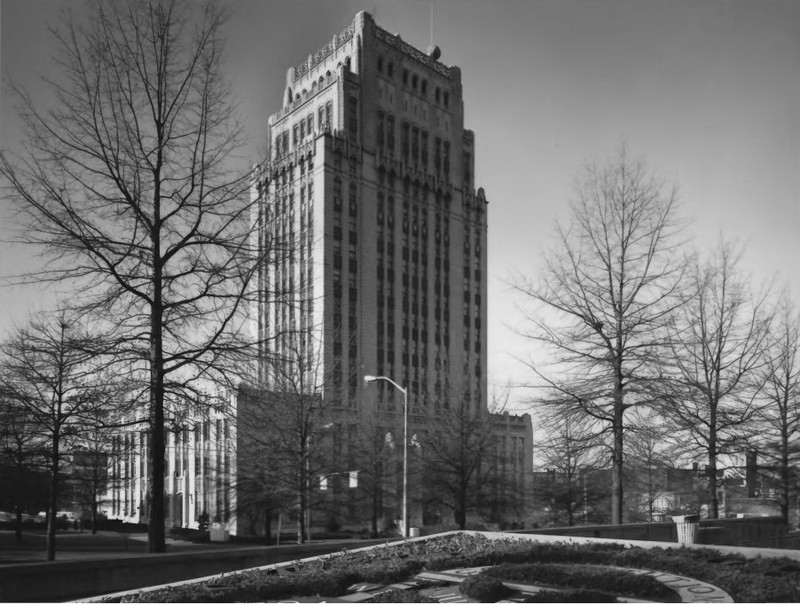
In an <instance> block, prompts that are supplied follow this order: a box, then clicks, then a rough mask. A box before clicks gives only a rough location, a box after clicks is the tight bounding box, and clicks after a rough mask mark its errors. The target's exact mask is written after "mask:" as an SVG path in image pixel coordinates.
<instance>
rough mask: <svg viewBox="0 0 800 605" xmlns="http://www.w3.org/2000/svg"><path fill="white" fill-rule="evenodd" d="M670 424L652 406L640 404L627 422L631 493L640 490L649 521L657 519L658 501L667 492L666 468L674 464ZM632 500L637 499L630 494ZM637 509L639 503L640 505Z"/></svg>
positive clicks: (627, 455)
mask: <svg viewBox="0 0 800 605" xmlns="http://www.w3.org/2000/svg"><path fill="white" fill-rule="evenodd" d="M671 428H672V427H671V426H670V425H669V424H667V423H666V422H665V421H664V419H663V418H661V417H660V416H659V415H658V413H657V412H656V411H655V410H654V409H653V408H639V409H637V410H636V414H635V415H634V417H633V418H632V419H631V421H630V423H629V426H628V431H629V432H628V439H627V446H626V450H627V451H626V466H627V468H626V470H627V476H628V477H629V479H628V483H629V485H630V486H631V488H632V489H629V493H632V494H636V493H637V492H638V493H639V494H641V496H642V498H641V499H639V501H638V503H641V501H642V500H644V505H645V507H646V511H647V521H649V522H650V523H652V522H653V521H655V514H656V508H655V504H656V502H657V501H658V499H659V498H661V497H662V496H663V495H664V494H665V493H666V492H667V487H668V485H667V481H666V476H667V475H666V472H667V471H666V469H669V468H673V467H674V462H673V460H674V455H673V454H674V450H673V446H674V444H673V443H672V442H671V439H670V430H671ZM628 501H629V502H635V500H634V499H633V498H631V497H629V498H628ZM637 512H638V507H637Z"/></svg>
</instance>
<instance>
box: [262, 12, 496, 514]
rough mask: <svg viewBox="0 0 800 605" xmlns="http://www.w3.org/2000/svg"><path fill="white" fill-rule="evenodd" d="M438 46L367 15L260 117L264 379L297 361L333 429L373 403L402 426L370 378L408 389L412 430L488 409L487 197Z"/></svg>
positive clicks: (392, 402) (390, 423) (291, 78)
mask: <svg viewBox="0 0 800 605" xmlns="http://www.w3.org/2000/svg"><path fill="white" fill-rule="evenodd" d="M440 54H441V53H440V50H439V49H438V47H432V48H430V49H429V51H428V52H427V53H424V52H422V51H420V50H418V49H417V48H415V47H413V46H411V45H410V44H408V43H406V42H404V41H403V40H402V39H401V38H400V36H399V35H396V34H390V33H389V32H387V31H386V30H384V29H382V28H381V27H379V26H378V25H377V24H376V23H375V21H374V20H373V19H372V17H371V16H370V15H369V14H367V13H364V12H361V13H359V14H358V15H356V17H355V19H354V21H353V23H352V24H350V25H349V26H348V27H347V28H346V29H345V30H344V31H343V32H341V33H340V34H338V35H336V36H334V37H333V40H331V42H329V43H328V44H327V45H325V46H324V47H323V48H322V49H321V50H319V51H318V52H316V53H314V54H312V55H310V56H309V57H308V59H307V60H306V61H304V62H303V63H301V64H300V65H297V66H295V67H291V68H289V69H288V72H287V75H286V85H285V91H284V94H283V106H282V107H281V109H280V110H279V111H277V112H276V113H274V114H273V115H272V116H271V117H270V118H269V150H270V151H269V159H268V161H267V162H266V163H265V164H264V165H263V166H261V168H260V170H259V171H258V172H257V174H256V179H255V186H254V192H255V193H254V194H255V195H256V196H258V198H259V199H260V201H261V202H262V203H261V204H260V208H261V211H260V216H259V220H260V221H261V233H260V237H261V239H262V242H263V243H264V245H265V246H266V245H271V246H274V247H275V249H276V250H280V251H281V255H280V256H277V255H276V257H275V262H273V263H270V264H269V266H268V269H267V270H266V271H265V272H264V273H263V274H262V275H261V281H260V284H259V287H260V290H261V292H262V293H263V300H264V301H265V302H264V303H263V304H262V305H261V307H260V309H259V313H258V332H259V336H260V340H261V341H262V342H264V343H265V345H264V348H263V351H262V358H263V359H265V360H270V363H269V364H265V365H264V367H263V368H262V379H263V381H264V384H265V385H267V388H272V387H274V381H275V380H276V379H277V376H275V374H276V372H275V365H274V360H276V359H278V360H284V361H286V362H288V363H295V364H296V363H297V362H298V361H299V360H301V359H302V360H303V361H304V363H305V365H304V366H303V367H305V368H306V370H307V371H308V370H310V369H311V368H313V372H314V379H313V380H306V382H307V383H309V384H310V383H312V382H313V383H314V384H315V385H318V386H320V389H319V391H320V394H321V396H322V398H323V400H324V401H325V402H326V403H325V405H327V406H328V419H329V420H332V421H334V422H335V423H336V424H337V425H339V426H342V427H343V426H345V425H349V428H350V429H352V428H353V426H354V425H357V424H358V423H359V422H360V420H361V419H362V418H364V417H365V416H370V417H374V416H375V412H376V410H377V417H378V422H379V423H382V425H383V426H385V428H386V429H387V432H389V433H394V434H395V435H396V434H397V429H398V428H399V427H401V426H402V424H401V422H400V418H401V414H402V412H403V396H402V393H400V392H399V391H397V390H396V389H394V388H392V387H391V386H390V385H389V384H388V383H386V382H378V383H376V384H375V385H371V386H370V385H365V384H364V382H363V377H364V376H365V375H380V376H387V377H389V378H391V379H392V380H394V381H395V382H397V383H399V384H400V385H403V386H404V387H405V388H406V389H407V390H408V406H409V423H410V426H411V429H410V430H411V431H413V432H414V433H421V432H424V431H425V430H426V428H427V427H428V426H429V421H430V420H431V419H432V418H437V417H441V416H442V415H446V414H448V413H449V410H451V408H452V407H453V406H467V407H468V408H469V409H470V410H471V411H473V412H479V411H486V410H487V384H486V367H487V363H486V361H487V358H486V355H487V334H486V314H487V300H486V282H487V280H486V258H487V255H486V250H487V246H486V230H487V212H486V210H487V202H486V199H485V196H484V193H483V190H482V189H480V188H477V189H476V185H475V181H474V175H475V155H476V154H475V136H474V134H473V132H472V131H470V130H466V129H465V128H464V104H463V96H462V82H461V71H460V69H459V68H458V67H451V66H447V65H445V64H444V63H442V62H441V61H440ZM266 301H269V302H266ZM284 371H285V370H284V369H281V370H279V371H278V372H277V374H280V373H283V372H284ZM338 432H341V433H344V434H345V437H344V438H343V439H344V440H345V441H346V440H347V436H346V435H347V431H346V430H345V429H344V428H342V429H341V430H340V431H338ZM351 432H352V431H351ZM336 438H337V437H336V436H334V439H336ZM339 438H341V437H339ZM412 516H414V515H413V514H412ZM417 521H419V519H417Z"/></svg>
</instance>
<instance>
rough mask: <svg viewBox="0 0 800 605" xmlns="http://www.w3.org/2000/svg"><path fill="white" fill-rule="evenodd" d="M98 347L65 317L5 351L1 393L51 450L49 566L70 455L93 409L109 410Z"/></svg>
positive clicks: (25, 333)
mask: <svg viewBox="0 0 800 605" xmlns="http://www.w3.org/2000/svg"><path fill="white" fill-rule="evenodd" d="M100 350H101V347H99V346H98V341H97V340H96V339H93V338H91V337H90V336H88V335H87V334H85V333H82V332H81V331H80V329H78V328H75V327H73V326H72V321H71V319H70V318H69V317H68V316H67V315H66V314H65V313H63V312H62V313H60V314H59V315H57V316H56V318H55V319H54V320H53V321H52V322H48V321H47V320H45V319H34V320H33V321H32V322H31V324H30V326H28V327H25V328H20V329H18V330H17V331H16V333H15V334H14V335H13V336H12V337H11V339H10V340H9V341H8V342H6V343H4V344H3V346H2V359H1V360H0V363H2V365H3V370H2V372H0V380H2V390H3V392H4V393H5V395H6V397H7V398H8V399H10V400H11V401H13V402H14V404H15V405H16V407H17V409H18V410H20V412H22V415H23V416H24V417H26V418H27V419H29V421H30V424H29V427H30V428H31V429H32V430H33V431H34V434H36V435H38V437H39V438H40V439H42V440H44V443H45V444H46V447H47V454H46V459H47V468H48V475H49V480H50V489H49V494H48V496H49V505H48V515H47V560H48V561H52V560H54V559H55V555H56V542H55V540H56V511H57V510H58V495H59V487H60V484H61V479H62V476H61V475H62V466H63V456H64V453H65V451H67V450H69V448H70V447H71V446H72V445H74V444H75V442H76V440H77V439H78V438H79V437H80V434H81V431H82V429H83V426H84V423H85V421H86V419H87V417H89V416H90V414H91V412H92V410H93V409H95V408H97V407H99V406H102V405H104V404H107V398H106V394H105V392H104V390H103V388H102V387H101V385H100V383H99V382H98V379H99V378H100V377H101V374H99V372H98V366H97V364H96V363H94V359H95V358H96V356H97V355H98V351H100Z"/></svg>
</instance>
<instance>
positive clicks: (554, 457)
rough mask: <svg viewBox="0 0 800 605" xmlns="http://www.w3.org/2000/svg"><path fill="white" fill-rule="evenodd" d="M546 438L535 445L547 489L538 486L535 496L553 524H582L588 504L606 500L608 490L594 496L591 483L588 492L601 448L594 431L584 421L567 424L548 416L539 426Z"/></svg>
mask: <svg viewBox="0 0 800 605" xmlns="http://www.w3.org/2000/svg"><path fill="white" fill-rule="evenodd" d="M542 426H543V428H545V430H546V431H547V437H546V438H545V439H544V440H543V441H541V442H540V443H539V451H540V452H541V461H540V462H541V464H542V465H543V466H544V467H545V468H546V469H548V471H552V472H551V477H550V480H549V481H548V482H547V485H542V486H540V487H541V488H543V489H540V490H537V491H539V492H540V493H539V494H537V495H538V496H539V497H540V498H542V499H543V501H546V502H547V505H548V506H549V507H550V509H551V512H552V519H553V520H555V521H566V524H567V525H569V526H572V525H574V524H575V522H576V521H579V520H583V521H584V522H585V521H586V518H587V516H588V510H589V503H590V500H591V504H592V505H593V506H594V505H595V504H596V502H597V501H598V500H602V499H604V498H607V497H608V490H607V489H606V490H602V492H601V493H598V490H597V486H596V485H595V482H594V481H592V489H591V493H590V490H589V489H588V482H589V475H591V474H592V472H593V471H595V470H597V469H598V463H599V462H600V461H601V460H602V458H603V455H602V454H601V453H600V452H599V451H600V450H602V449H605V444H604V443H603V441H602V439H600V438H599V436H598V434H597V432H596V431H595V430H594V427H593V426H592V423H591V422H589V421H587V419H584V420H583V421H582V422H581V421H574V420H572V421H570V419H568V418H564V417H562V416H559V415H558V414H551V415H550V417H549V418H547V419H546V420H545V422H544V423H543V425H542Z"/></svg>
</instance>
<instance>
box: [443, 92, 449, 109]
mask: <svg viewBox="0 0 800 605" xmlns="http://www.w3.org/2000/svg"><path fill="white" fill-rule="evenodd" d="M444 106H445V107H449V106H450V95H449V94H448V93H447V92H445V93H444Z"/></svg>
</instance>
